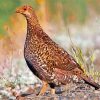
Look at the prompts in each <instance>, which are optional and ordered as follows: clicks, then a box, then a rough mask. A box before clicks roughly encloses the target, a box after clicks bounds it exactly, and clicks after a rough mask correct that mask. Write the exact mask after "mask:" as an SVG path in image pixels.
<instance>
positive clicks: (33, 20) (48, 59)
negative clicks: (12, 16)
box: [20, 6, 98, 87]
mask: <svg viewBox="0 0 100 100" xmlns="http://www.w3.org/2000/svg"><path fill="white" fill-rule="evenodd" d="M27 7H28V8H29V12H28V11H27V12H26V14H24V13H22V11H23V9H24V8H25V7H22V8H21V9H20V12H21V13H22V14H23V15H24V16H25V17H26V19H27V36H26V41H25V46H24V57H25V60H26V62H27V63H28V66H29V67H30V65H31V67H30V69H31V71H32V72H33V73H34V74H35V75H36V76H37V77H38V78H40V79H41V80H43V81H46V82H48V83H54V84H56V85H60V84H67V83H70V82H72V81H73V76H77V77H78V78H83V79H84V80H85V81H87V83H89V81H90V83H91V84H93V86H94V87H95V85H97V87H98V84H96V83H95V82H92V81H91V80H90V79H89V78H88V76H86V75H85V74H84V72H83V70H82V69H81V67H80V66H79V64H78V63H77V62H76V61H75V60H74V58H73V57H72V56H71V55H69V54H68V53H67V52H66V51H65V50H64V49H63V48H61V47H60V46H59V45H58V44H56V43H55V42H54V41H53V40H52V39H51V38H50V37H49V36H48V35H47V34H46V33H45V32H44V31H43V29H42V28H41V26H40V24H39V22H38V19H37V16H36V15H35V12H34V11H33V9H32V8H31V7H30V6H26V8H27ZM26 8H25V9H26Z"/></svg>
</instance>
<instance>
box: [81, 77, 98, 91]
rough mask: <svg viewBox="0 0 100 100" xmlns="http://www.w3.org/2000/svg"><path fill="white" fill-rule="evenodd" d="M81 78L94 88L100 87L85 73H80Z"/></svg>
mask: <svg viewBox="0 0 100 100" xmlns="http://www.w3.org/2000/svg"><path fill="white" fill-rule="evenodd" d="M81 78H82V79H83V80H84V81H85V83H87V84H89V85H91V86H93V87H94V88H95V89H96V90H97V89H99V88H100V85H99V84H98V83H96V82H94V81H93V80H92V79H90V78H89V77H88V76H87V75H81Z"/></svg>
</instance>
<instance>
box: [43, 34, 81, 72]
mask: <svg viewBox="0 0 100 100" xmlns="http://www.w3.org/2000/svg"><path fill="white" fill-rule="evenodd" d="M42 39H43V42H44V44H45V45H46V46H47V48H46V51H45V55H47V56H48V57H47V58H46V59H45V58H44V59H45V62H47V65H48V67H54V68H59V69H62V70H66V71H71V70H73V69H75V68H79V69H80V70H82V69H81V67H80V66H79V64H78V63H77V62H76V61H75V60H74V58H73V57H72V56H71V55H69V54H68V53H67V51H65V50H64V49H63V48H61V47H60V46H59V45H58V44H56V43H55V42H54V41H52V40H51V39H50V38H49V37H48V35H44V36H42ZM82 71H83V70H82Z"/></svg>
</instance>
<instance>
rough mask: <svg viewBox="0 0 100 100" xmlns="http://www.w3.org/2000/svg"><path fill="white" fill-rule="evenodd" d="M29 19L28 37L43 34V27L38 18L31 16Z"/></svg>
mask: <svg viewBox="0 0 100 100" xmlns="http://www.w3.org/2000/svg"><path fill="white" fill-rule="evenodd" d="M26 19H27V37H30V38H32V37H33V36H39V35H43V29H42V28H41V26H40V24H39V22H38V20H37V18H36V17H35V18H34V17H31V18H26Z"/></svg>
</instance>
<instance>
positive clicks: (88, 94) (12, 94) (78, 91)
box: [0, 83, 100, 100]
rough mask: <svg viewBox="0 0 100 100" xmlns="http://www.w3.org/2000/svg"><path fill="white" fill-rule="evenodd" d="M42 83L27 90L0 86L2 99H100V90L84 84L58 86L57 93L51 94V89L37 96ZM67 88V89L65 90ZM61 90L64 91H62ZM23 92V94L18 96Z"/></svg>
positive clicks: (0, 99) (0, 97) (0, 98)
mask: <svg viewBox="0 0 100 100" xmlns="http://www.w3.org/2000/svg"><path fill="white" fill-rule="evenodd" d="M40 87H41V85H38V86H37V88H35V89H33V88H34V86H32V85H30V86H29V87H28V88H27V89H26V90H27V92H25V91H26V90H25V89H22V90H21V89H20V90H19V89H18V90H17V89H10V88H9V89H8V88H6V89H4V88H0V100H100V90H95V89H94V88H93V87H91V86H89V85H87V84H84V83H77V84H69V85H66V86H62V87H56V93H57V94H55V95H51V94H50V89H49V88H48V90H47V92H46V93H45V94H44V95H43V96H36V93H38V92H39V90H40ZM65 90H66V91H65ZM61 91H64V92H62V93H61ZM19 94H21V96H19V97H17V99H16V96H17V95H19Z"/></svg>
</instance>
